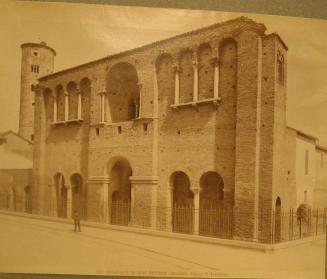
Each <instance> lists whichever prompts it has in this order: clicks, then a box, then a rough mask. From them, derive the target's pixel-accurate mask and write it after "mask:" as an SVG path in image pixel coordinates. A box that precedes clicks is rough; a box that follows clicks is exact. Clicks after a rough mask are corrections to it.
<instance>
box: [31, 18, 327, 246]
mask: <svg viewBox="0 0 327 279" xmlns="http://www.w3.org/2000/svg"><path fill="white" fill-rule="evenodd" d="M265 31H266V28H265V26H264V25H263V24H260V23H256V22H254V21H252V20H250V19H248V18H244V17H240V18H237V19H234V20H230V21H227V22H224V23H219V24H215V25H212V26H208V27H205V28H202V29H199V30H195V31H192V32H189V33H185V34H182V35H178V36H175V37H172V38H169V39H166V40H162V41H159V42H155V43H152V44H149V45H146V46H143V47H140V48H136V49H132V50H129V51H125V52H122V53H118V54H116V55H111V56H108V57H105V58H103V59H99V60H96V61H93V62H90V63H86V64H83V65H80V66H77V67H73V68H70V69H66V70H63V71H60V72H56V73H53V74H49V75H46V76H43V77H41V78H40V79H39V83H38V85H37V86H36V87H35V109H34V127H35V128H34V168H33V191H32V192H33V211H34V212H35V213H38V214H44V215H53V216H60V217H70V216H71V214H72V210H79V211H80V213H81V214H82V215H83V217H85V218H86V219H87V220H91V221H98V222H109V223H114V224H121V225H132V226H135V227H138V226H141V227H149V228H153V229H164V230H168V231H178V232H188V233H195V234H199V233H200V234H205V228H204V225H203V224H204V223H203V222H204V221H203V220H205V219H206V218H207V217H208V216H207V215H206V213H205V212H207V211H205V209H208V208H209V209H217V208H219V210H221V211H222V212H232V213H231V214H230V215H228V220H229V221H228V226H229V225H230V224H231V233H232V238H234V239H245V240H253V239H258V238H261V240H263V241H265V239H269V238H270V237H271V231H270V227H271V223H272V222H273V221H274V220H273V217H272V215H271V213H272V212H273V211H274V209H275V207H276V204H277V206H278V207H279V208H280V207H281V208H285V209H288V208H289V207H291V206H293V203H291V200H292V196H294V191H293V192H292V191H290V190H289V189H288V188H286V187H285V184H286V180H287V181H288V179H290V181H291V182H287V183H289V184H288V185H292V186H291V187H294V188H293V189H295V178H294V175H295V171H294V172H291V176H293V178H290V177H289V175H290V172H288V171H287V170H288V169H290V168H292V167H294V170H295V165H296V163H295V160H294V161H292V159H290V158H289V156H287V157H286V156H285V152H292V150H291V149H287V148H286V146H288V145H289V146H291V145H292V143H291V142H292V140H296V136H295V135H294V139H293V137H292V136H293V135H291V132H290V131H291V129H289V128H287V127H286V83H287V76H286V72H287V71H286V67H287V46H286V45H285V43H284V42H283V41H282V39H281V38H280V37H279V36H278V35H277V34H275V33H273V34H266V33H265ZM51 52H52V53H55V52H54V51H51ZM51 63H52V62H51ZM51 67H52V66H51ZM51 67H50V68H51ZM285 150H286V151H285ZM322 152H326V150H324V149H323V148H322ZM294 154H295V151H294ZM292 158H293V157H292ZM294 158H295V157H294ZM292 170H293V169H292ZM276 202H277V203H276ZM294 204H296V201H295V202H294ZM187 208H191V212H192V213H191V214H185V212H186V211H185V210H186V209H187ZM258 213H261V214H262V213H264V214H265V215H264V216H263V215H260V216H261V218H258ZM224 218H225V217H224ZM179 220H182V221H183V225H182V227H181V226H180V223H179V222H180V221H179Z"/></svg>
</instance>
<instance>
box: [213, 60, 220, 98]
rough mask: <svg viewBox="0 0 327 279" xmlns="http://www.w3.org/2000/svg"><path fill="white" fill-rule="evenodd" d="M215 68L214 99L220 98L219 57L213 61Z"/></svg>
mask: <svg viewBox="0 0 327 279" xmlns="http://www.w3.org/2000/svg"><path fill="white" fill-rule="evenodd" d="M212 63H213V66H214V82H213V98H214V99H218V98H219V60H218V57H214V58H213V59H212Z"/></svg>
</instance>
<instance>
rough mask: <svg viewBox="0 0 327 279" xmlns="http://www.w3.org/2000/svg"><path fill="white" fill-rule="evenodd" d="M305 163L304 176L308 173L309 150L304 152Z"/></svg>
mask: <svg viewBox="0 0 327 279" xmlns="http://www.w3.org/2000/svg"><path fill="white" fill-rule="evenodd" d="M304 160H305V162H304V164H305V166H304V167H305V174H306V175H307V174H308V173H309V150H308V149H306V150H305V158H304Z"/></svg>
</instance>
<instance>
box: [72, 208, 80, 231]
mask: <svg viewBox="0 0 327 279" xmlns="http://www.w3.org/2000/svg"><path fill="white" fill-rule="evenodd" d="M73 218H74V225H75V226H74V232H76V229H77V227H78V231H79V232H80V231H81V223H80V218H79V214H78V211H77V210H74V214H73Z"/></svg>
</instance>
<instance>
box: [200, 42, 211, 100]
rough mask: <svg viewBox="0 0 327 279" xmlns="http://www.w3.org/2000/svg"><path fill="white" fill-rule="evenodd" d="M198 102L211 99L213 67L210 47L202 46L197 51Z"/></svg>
mask: <svg viewBox="0 0 327 279" xmlns="http://www.w3.org/2000/svg"><path fill="white" fill-rule="evenodd" d="M198 59H199V66H198V67H199V97H198V98H199V100H204V99H209V98H213V89H214V88H213V86H214V65H213V63H212V50H211V47H210V45H208V44H204V45H202V46H200V48H199V50H198Z"/></svg>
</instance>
